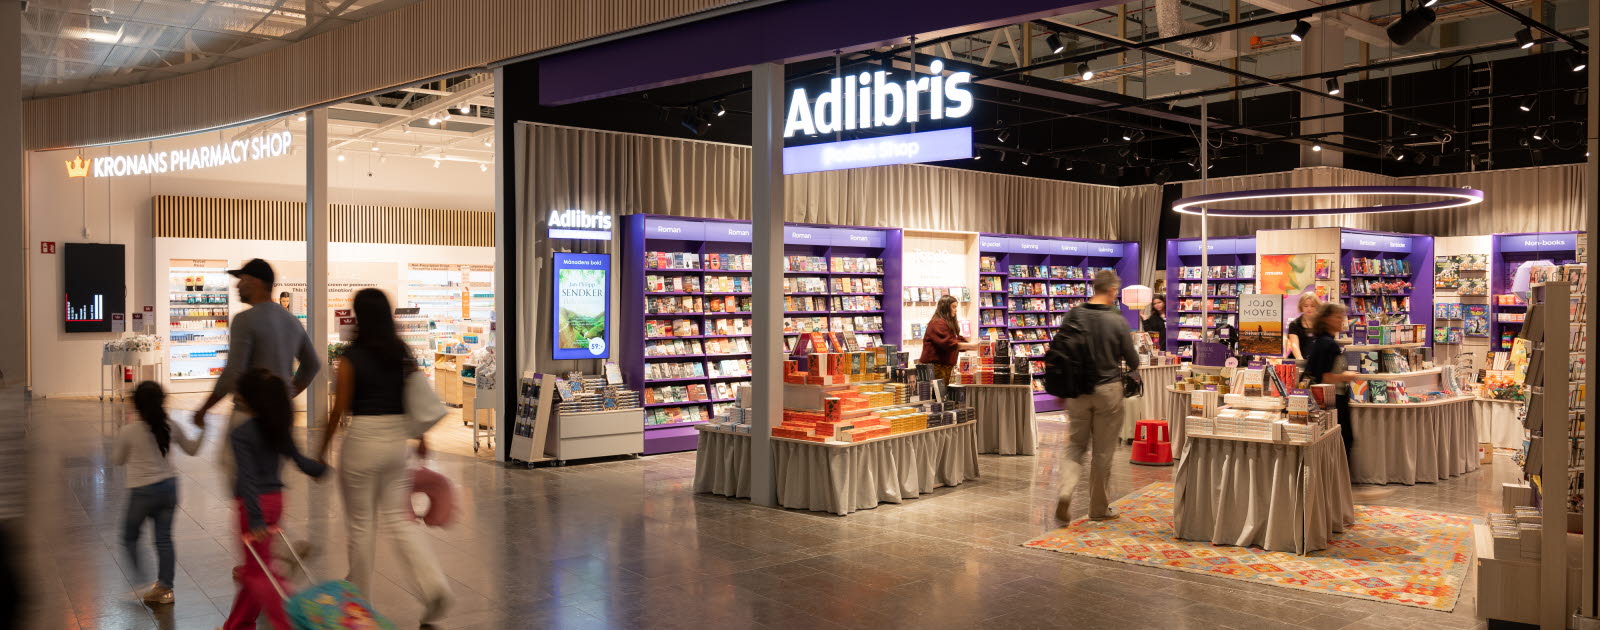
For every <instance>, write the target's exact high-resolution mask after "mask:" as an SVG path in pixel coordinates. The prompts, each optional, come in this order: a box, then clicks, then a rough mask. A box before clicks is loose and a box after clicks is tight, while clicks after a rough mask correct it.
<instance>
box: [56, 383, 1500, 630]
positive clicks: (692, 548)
mask: <svg viewBox="0 0 1600 630" xmlns="http://www.w3.org/2000/svg"><path fill="white" fill-rule="evenodd" d="M26 413H27V415H28V417H29V420H30V422H31V426H32V432H31V434H30V438H29V439H30V453H31V455H32V463H33V466H34V468H33V469H32V471H31V475H32V477H31V479H32V480H33V483H32V484H31V485H32V487H33V489H34V494H33V496H32V497H31V498H30V505H29V512H28V519H27V520H28V523H29V525H30V526H31V532H32V535H33V537H32V542H33V547H32V556H31V560H32V563H31V564H32V566H33V569H34V570H35V572H36V574H37V575H36V576H35V577H34V579H33V581H32V584H31V586H32V588H33V591H32V592H31V593H30V602H31V603H32V604H33V607H34V609H35V613H36V616H35V617H34V618H33V619H32V621H31V623H30V624H29V625H30V626H32V627H38V628H85V629H87V628H115V629H119V630H120V629H136V628H151V627H158V628H204V629H209V628H213V627H215V626H217V625H219V624H220V623H221V621H222V616H223V613H224V612H225V611H227V610H228V607H229V605H230V603H231V601H232V591H233V584H232V581H231V579H230V574H229V571H230V568H231V567H232V566H233V565H234V564H235V562H236V553H237V551H236V547H235V545H234V543H233V542H232V541H234V540H235V534H234V530H233V528H234V515H233V509H232V507H231V505H230V502H229V501H228V500H227V499H226V495H225V494H224V492H223V488H222V486H221V484H220V482H219V475H218V473H217V468H216V466H215V465H214V463H213V459H214V455H215V453H214V452H213V451H214V450H215V448H216V443H215V441H214V440H212V439H211V437H210V436H208V441H209V442H210V443H209V444H208V445H207V448H206V450H205V451H204V452H202V454H201V456H200V457H188V456H185V455H183V454H181V453H178V454H176V455H175V456H174V457H175V460H176V465H177V467H178V468H179V469H180V470H181V471H182V478H181V480H180V484H181V485H180V492H181V513H180V514H179V515H178V518H177V525H176V537H177V548H178V578H177V585H176V586H177V597H178V601H177V603H176V604H175V605H173V606H168V607H158V608H156V609H155V610H154V611H152V610H151V609H149V608H146V607H145V606H143V605H141V604H139V603H137V602H136V600H135V599H134V597H133V595H132V589H133V588H135V586H137V585H139V584H141V583H142V582H141V580H144V579H148V578H143V577H141V576H136V575H133V572H132V570H131V568H130V567H129V566H128V563H127V562H126V561H125V560H124V559H123V558H122V557H121V554H120V552H119V550H118V546H119V543H118V538H119V533H118V532H119V529H118V523H119V520H120V517H121V514H122V509H123V502H124V500H125V493H124V491H123V489H122V484H121V479H122V477H121V472H120V471H119V470H117V469H115V468H113V467H111V466H109V465H108V454H109V449H110V441H109V440H108V439H107V438H108V436H110V435H112V432H113V431H114V428H115V425H116V424H117V423H118V422H121V421H122V414H123V408H122V407H121V406H118V405H112V404H102V403H100V402H97V401H77V400H42V401H35V402H33V403H32V404H31V405H30V406H29V407H28V408H27V411H26ZM1041 427H1042V433H1043V442H1044V444H1043V448H1042V451H1041V454H1040V455H1039V456H1037V457H1001V456H984V457H983V459H982V477H981V478H980V479H978V480H976V481H973V482H970V483H967V484H964V485H962V486H960V487H959V488H954V489H951V488H946V489H941V490H940V491H939V492H936V493H934V494H932V495H927V496H924V497H922V498H920V499H917V500H915V501H910V502H907V503H905V504H902V505H885V506H880V507H879V508H877V509H873V510H867V511H862V512H857V513H855V514H853V515H851V516H848V517H842V518H841V517H836V516H829V515H822V514H816V513H803V512H794V511H785V510H774V509H764V508H757V507H752V506H750V505H749V504H748V503H745V502H740V501H731V500H727V499H723V498H717V497H711V496H697V495H695V494H692V493H691V491H690V489H691V483H692V478H693V472H694V455H693V453H680V454H671V455H662V456H654V457H647V458H643V459H637V460H634V459H620V460H610V461H599V462H593V463H586V464H575V465H570V466H567V467H563V468H540V469H536V470H524V469H520V468H504V467H501V466H499V465H497V464H495V463H493V462H488V461H484V460H482V459H479V458H477V457H474V456H473V454H472V449H471V441H470V431H469V430H468V429H466V428H465V427H463V426H462V425H461V423H460V422H459V421H455V420H447V421H446V422H444V423H442V424H441V425H440V427H439V428H437V429H435V433H436V436H435V439H434V440H433V442H434V443H435V446H436V449H435V452H434V454H433V455H432V457H431V462H430V465H431V466H433V467H435V468H436V469H437V470H439V471H441V472H443V473H444V474H446V475H448V476H449V477H451V478H452V479H454V480H455V481H456V482H457V483H458V484H459V486H460V507H461V509H460V518H459V520H458V521H457V522H456V523H455V524H453V525H452V526H451V527H449V528H447V529H443V530H432V531H431V532H430V533H431V534H432V538H433V541H432V542H433V544H434V547H435V549H436V550H437V551H438V553H439V556H440V558H441V560H442V562H443V565H444V567H445V569H446V570H447V572H448V573H449V576H450V578H451V580H452V583H451V586H452V587H453V589H454V591H455V594H456V597H457V600H456V607H455V609H454V610H453V612H452V614H451V615H450V616H449V619H448V621H447V622H446V624H445V626H444V627H447V628H696V629H700V628H767V627H781V628H808V629H821V628H1118V629H1140V628H1152V629H1153V628H1161V629H1164V630H1173V629H1178V628H1240V629H1256V628H1311V629H1317V630H1331V629H1334V628H1347V629H1350V630H1357V629H1362V628H1385V629H1407V628H1417V629H1421V628H1477V627H1483V625H1484V624H1483V622H1482V621H1481V620H1479V619H1478V618H1477V616H1476V613H1475V608H1476V606H1475V602H1474V597H1473V595H1472V589H1471V584H1472V583H1471V582H1470V581H1469V583H1468V587H1469V588H1468V589H1467V593H1466V595H1464V596H1463V597H1462V599H1461V603H1460V605H1459V606H1458V607H1457V609H1456V611H1455V612H1453V613H1448V614H1447V613H1439V612H1431V611H1424V610H1420V609H1415V608H1409V607H1404V606H1396V605H1389V604H1383V603H1377V602H1370V601H1362V600H1355V599H1348V598H1342V597H1335V596H1329V595H1321V594H1315V593H1307V592H1302V591H1294V590H1289V589H1282V588H1274V587H1270V586H1261V585H1254V584H1246V583H1241V582H1236V581H1228V580H1221V579H1215V578H1210V577H1206V576H1197V575H1190V574H1184V573H1177V572H1172V571H1164V570H1160V569H1154V568H1146V567H1136V566H1131V565H1124V564H1117V563H1111V562H1105V561H1099V560H1092V559H1085V558H1079V557H1074V556H1069V555H1066V554H1058V553H1049V552H1042V551H1033V550H1026V549H1023V548H1021V547H1020V546H1018V545H1019V543H1021V542H1023V541H1025V540H1027V539H1030V538H1032V537H1034V536H1036V535H1038V534H1041V533H1043V532H1045V531H1048V530H1049V529H1051V528H1053V527H1055V526H1056V524H1055V522H1054V520H1053V518H1052V516H1051V513H1052V509H1053V505H1054V498H1055V494H1056V493H1055V486H1056V476H1057V471H1058V467H1057V463H1058V460H1057V458H1058V456H1059V454H1060V452H1061V447H1062V440H1063V437H1064V436H1065V427H1066V425H1065V424H1060V423H1054V422H1042V423H1041ZM1118 458H1119V462H1118V463H1117V465H1116V466H1115V470H1116V473H1115V480H1114V486H1113V491H1114V493H1117V494H1120V493H1125V492H1128V491H1131V490H1133V489H1136V488H1138V487H1141V486H1143V485H1145V484H1147V483H1150V482H1153V481H1161V480H1167V479H1169V477H1170V474H1171V469H1170V468H1148V467H1138V466H1132V465H1129V464H1127V463H1126V451H1125V450H1124V451H1123V452H1122V453H1119V455H1118ZM1510 470H1511V466H1510V465H1509V462H1506V461H1504V460H1501V461H1500V462H1499V463H1497V464H1496V465H1495V466H1490V467H1486V468H1485V469H1483V470H1480V471H1478V472H1476V473H1472V474H1470V475H1467V476H1465V477H1463V478H1459V479H1456V480H1453V481H1451V482H1448V483H1443V484H1436V485H1419V486H1415V487H1410V488H1400V489H1399V490H1398V491H1397V492H1395V493H1394V494H1392V495H1390V496H1388V497H1386V498H1384V499H1382V500H1381V501H1378V502H1380V503H1386V504H1393V505H1401V506H1406V507H1413V508H1419V509H1427V510H1439V511H1447V512H1455V513H1463V514H1473V515H1481V514H1482V513H1483V512H1484V511H1485V510H1486V509H1490V508H1492V507H1494V505H1495V501H1494V495H1493V489H1494V488H1495V487H1497V484H1498V482H1499V481H1500V480H1502V478H1503V477H1505V476H1507V475H1509V474H1510ZM289 478H290V480H291V488H290V490H289V492H288V499H289V500H288V501H287V508H286V514H287V518H286V520H285V523H286V525H285V528H286V529H287V530H288V531H289V532H290V534H291V536H292V537H294V538H300V539H310V540H312V541H315V542H316V544H317V545H318V546H319V547H320V549H319V552H318V553H317V554H316V555H315V556H314V557H313V559H312V560H311V562H310V564H311V571H312V573H313V574H314V575H315V576H316V577H319V578H334V577H339V576H341V575H342V573H343V570H344V568H345V566H344V565H345V560H344V552H343V521H342V520H341V517H340V516H339V513H340V505H339V499H338V496H337V494H338V493H337V490H336V486H335V485H334V484H315V483H308V482H307V480H306V479H304V478H303V477H297V476H295V475H289ZM1079 496H1080V500H1078V501H1076V502H1075V505H1077V506H1079V507H1078V509H1079V510H1080V511H1081V510H1082V509H1084V508H1083V507H1082V506H1084V505H1086V503H1087V501H1086V499H1084V498H1082V491H1081V490H1080V493H1079ZM144 553H145V554H146V557H147V560H146V562H147V563H149V562H151V561H152V559H149V555H150V552H149V551H148V549H146V550H145V552H144ZM147 566H148V565H147ZM379 572H380V574H381V576H380V578H379V581H380V584H379V586H377V587H376V588H375V591H376V592H374V593H371V594H370V595H371V596H372V598H373V600H374V601H375V603H376V605H377V607H378V608H379V610H380V611H382V612H383V613H384V614H386V615H388V616H389V617H391V618H392V619H393V620H395V621H396V622H397V623H399V624H400V626H401V627H415V623H416V619H417V617H418V615H419V613H420V610H421V607H420V605H418V604H417V603H416V601H415V600H414V599H413V598H412V597H411V596H410V595H409V594H408V590H409V589H414V588H415V587H414V586H413V585H412V584H410V583H409V582H408V581H406V580H405V578H403V577H402V576H403V575H404V573H403V571H401V570H400V568H399V567H398V566H396V564H395V563H394V560H393V553H392V552H390V553H388V554H383V553H382V552H381V551H380V566H379ZM262 627H266V624H265V623H264V622H263V625H262Z"/></svg>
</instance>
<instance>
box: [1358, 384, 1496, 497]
mask: <svg viewBox="0 0 1600 630" xmlns="http://www.w3.org/2000/svg"><path fill="white" fill-rule="evenodd" d="M1478 404H1480V403H1477V402H1475V399H1474V398H1473V397H1471V396H1457V397H1455V398H1446V399H1442V400H1435V401H1429V402H1424V403H1410V404H1368V403H1354V402H1353V403H1350V428H1351V434H1352V435H1353V436H1354V440H1355V443H1354V444H1352V445H1351V447H1350V456H1351V462H1352V464H1351V465H1352V466H1353V469H1352V470H1351V471H1350V477H1351V479H1352V480H1353V481H1355V482H1356V483H1378V484H1383V483H1403V484H1406V485H1408V486H1409V485H1414V484H1416V483H1417V482H1419V481H1422V482H1428V483H1432V482H1436V481H1443V480H1446V479H1449V478H1451V477H1455V476H1457V475H1463V474H1466V473H1469V472H1472V471H1474V470H1477V469H1478V465H1479V464H1478V462H1479V459H1478V422H1477V420H1476V419H1475V418H1474V414H1473V410H1474V406H1475V405H1478Z"/></svg>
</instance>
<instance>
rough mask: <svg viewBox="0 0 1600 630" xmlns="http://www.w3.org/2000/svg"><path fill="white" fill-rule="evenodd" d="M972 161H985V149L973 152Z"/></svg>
mask: <svg viewBox="0 0 1600 630" xmlns="http://www.w3.org/2000/svg"><path fill="white" fill-rule="evenodd" d="M972 159H974V160H981V159H983V149H977V150H975V151H973V152H972Z"/></svg>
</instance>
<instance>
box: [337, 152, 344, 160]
mask: <svg viewBox="0 0 1600 630" xmlns="http://www.w3.org/2000/svg"><path fill="white" fill-rule="evenodd" d="M338 159H339V161H340V162H343V161H344V154H343V153H340V154H339V158H338Z"/></svg>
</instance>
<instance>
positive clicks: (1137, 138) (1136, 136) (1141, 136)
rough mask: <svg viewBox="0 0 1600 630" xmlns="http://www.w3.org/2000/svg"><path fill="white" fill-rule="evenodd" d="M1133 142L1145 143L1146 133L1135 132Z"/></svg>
mask: <svg viewBox="0 0 1600 630" xmlns="http://www.w3.org/2000/svg"><path fill="white" fill-rule="evenodd" d="M1133 141H1134V142H1142V141H1144V132H1143V131H1138V130H1134V132H1133Z"/></svg>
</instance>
